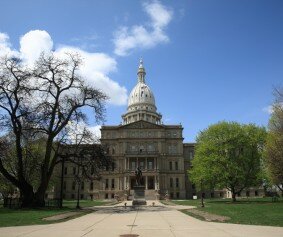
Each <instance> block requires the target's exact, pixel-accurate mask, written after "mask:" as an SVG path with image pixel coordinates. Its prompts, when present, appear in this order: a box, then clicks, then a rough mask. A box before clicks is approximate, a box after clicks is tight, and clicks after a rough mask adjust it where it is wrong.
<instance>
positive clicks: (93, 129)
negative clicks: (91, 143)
mask: <svg viewBox="0 0 283 237" xmlns="http://www.w3.org/2000/svg"><path fill="white" fill-rule="evenodd" d="M87 129H88V130H89V131H90V132H91V133H92V134H93V136H94V137H95V138H97V139H100V138H101V131H100V129H101V126H100V125H96V126H89V127H87Z"/></svg>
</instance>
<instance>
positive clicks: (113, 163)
mask: <svg viewBox="0 0 283 237" xmlns="http://www.w3.org/2000/svg"><path fill="white" fill-rule="evenodd" d="M111 168H112V171H114V170H115V162H114V161H113V162H112V164H111Z"/></svg>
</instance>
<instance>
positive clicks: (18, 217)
mask: <svg viewBox="0 0 283 237" xmlns="http://www.w3.org/2000/svg"><path fill="white" fill-rule="evenodd" d="M105 204H110V202H105V201H102V200H95V201H91V200H81V201H80V206H81V207H91V206H101V205H105ZM76 205H77V202H76V201H73V200H72V201H68V200H64V202H63V206H64V207H63V208H62V209H60V208H42V209H8V208H3V207H2V206H0V227H4V226H21V225H35V224H50V223H54V222H58V221H53V222H52V221H44V220H42V219H43V218H45V217H48V216H53V215H57V214H61V213H64V212H70V211H76V208H75V207H76ZM89 212H90V211H83V212H81V213H78V216H81V215H84V214H87V213H89ZM78 216H76V217H78Z"/></svg>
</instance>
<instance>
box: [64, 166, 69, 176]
mask: <svg viewBox="0 0 283 237" xmlns="http://www.w3.org/2000/svg"><path fill="white" fill-rule="evenodd" d="M67 172H68V169H67V167H65V169H64V174H65V175H66V174H67Z"/></svg>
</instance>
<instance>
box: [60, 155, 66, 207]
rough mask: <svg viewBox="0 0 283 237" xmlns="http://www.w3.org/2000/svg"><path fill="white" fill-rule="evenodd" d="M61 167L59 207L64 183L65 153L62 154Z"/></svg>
mask: <svg viewBox="0 0 283 237" xmlns="http://www.w3.org/2000/svg"><path fill="white" fill-rule="evenodd" d="M61 157H62V166H61V167H62V168H61V187H60V188H61V189H60V203H59V207H60V208H62V207H63V185H64V169H65V155H62V156H61Z"/></svg>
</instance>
